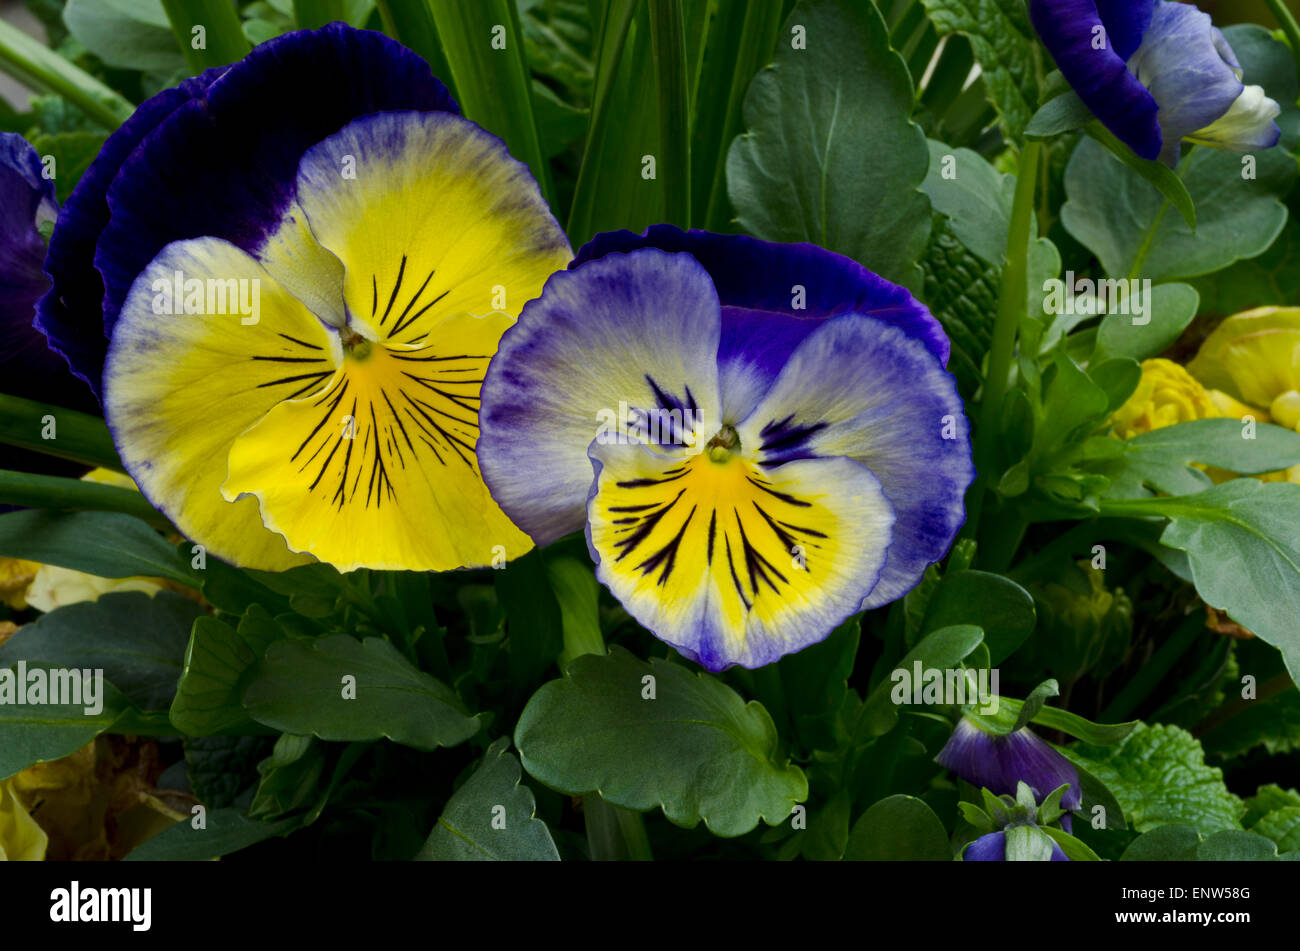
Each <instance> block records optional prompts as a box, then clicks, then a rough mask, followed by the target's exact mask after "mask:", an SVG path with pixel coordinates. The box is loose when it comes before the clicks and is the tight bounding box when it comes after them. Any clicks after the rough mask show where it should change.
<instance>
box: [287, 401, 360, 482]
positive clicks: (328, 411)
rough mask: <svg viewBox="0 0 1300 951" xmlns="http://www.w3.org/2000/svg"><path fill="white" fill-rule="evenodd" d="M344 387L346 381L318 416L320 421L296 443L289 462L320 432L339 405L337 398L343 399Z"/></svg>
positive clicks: (309, 460)
mask: <svg viewBox="0 0 1300 951" xmlns="http://www.w3.org/2000/svg"><path fill="white" fill-rule="evenodd" d="M345 389H347V383H346V382H345V383H344V384H343V388H342V389H340V390H339V391H338V393H336V394H335V395H334V402H332V403H330V405H329V408H327V409H326V410H325V413H324V415H322V416H321V418H320V422H319V423H317V424H316V426H315V428H314V429H312V431H311V432H310V433H308V434H307V438H306V439H304V440H303V441H302V442H301V443H300V444H299V445H298V448H297V449H295V450H294V453H293V455H292V456H290V457H289V461H290V462H293V461H294V460H295V459H297V458H298V454H299V453H300V452H302V451H303V450H304V449H306V448H307V444H308V443H309V442H311V441H312V439H314V438H315V437H316V434H317V433H318V432H320V430H321V427H322V426H324V425H325V424H326V423H327V422H329V418H330V416H331V415H332V414H333V412H334V407H336V406H338V405H339V400H341V399H343V390H345ZM316 405H317V406H319V405H320V403H317V404H316ZM322 445H324V443H322ZM316 452H320V449H317V450H316ZM314 458H316V454H315V453H312V459H314ZM307 462H311V459H308V460H307ZM304 465H306V463H304ZM298 471H299V472H301V471H302V470H301V469H299V470H298Z"/></svg>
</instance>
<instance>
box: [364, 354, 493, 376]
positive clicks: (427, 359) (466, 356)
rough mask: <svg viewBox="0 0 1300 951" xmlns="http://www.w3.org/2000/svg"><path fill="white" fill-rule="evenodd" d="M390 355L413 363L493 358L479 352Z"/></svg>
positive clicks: (395, 358)
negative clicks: (423, 355)
mask: <svg viewBox="0 0 1300 951" xmlns="http://www.w3.org/2000/svg"><path fill="white" fill-rule="evenodd" d="M389 356H390V357H392V358H393V359H394V360H408V361H411V362H413V363H440V362H443V361H448V360H488V359H491V358H490V357H486V356H483V355H482V354H477V353H461V354H457V355H456V356H454V357H441V356H438V355H436V354H432V355H430V356H427V357H417V356H415V355H414V354H407V353H391V354H389ZM458 372H461V373H468V372H469V371H468V370H461V371H458Z"/></svg>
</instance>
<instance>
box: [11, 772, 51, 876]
mask: <svg viewBox="0 0 1300 951" xmlns="http://www.w3.org/2000/svg"><path fill="white" fill-rule="evenodd" d="M49 841H50V840H49V837H48V836H46V834H45V831H44V830H43V829H42V828H41V827H40V826H39V825H37V824H36V820H35V819H33V818H32V817H31V814H30V813H28V811H27V807H26V806H25V805H24V804H23V802H22V800H21V799H19V798H18V793H17V791H16V790H15V789H14V785H13V780H12V779H4V780H0V862H4V861H9V862H39V861H41V860H42V859H44V858H45V847H46V846H47V845H48V844H49Z"/></svg>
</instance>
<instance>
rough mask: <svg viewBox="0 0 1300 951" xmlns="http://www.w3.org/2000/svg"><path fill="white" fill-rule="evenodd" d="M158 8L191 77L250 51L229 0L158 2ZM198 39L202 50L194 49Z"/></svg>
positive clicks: (231, 61) (236, 14)
mask: <svg viewBox="0 0 1300 951" xmlns="http://www.w3.org/2000/svg"><path fill="white" fill-rule="evenodd" d="M162 5H163V9H164V10H166V11H167V19H168V20H169V21H170V22H171V25H172V32H173V33H175V34H176V42H177V44H178V45H179V46H180V48H181V54H182V55H183V56H184V57H185V62H186V63H188V64H189V67H190V72H191V73H192V74H194V75H195V76H197V75H198V74H199V73H201V72H203V71H204V70H205V69H208V68H210V67H212V66H229V65H230V64H231V63H233V62H235V61H236V60H241V59H243V58H244V57H245V56H247V55H248V52H249V50H250V49H252V47H251V46H249V43H248V37H246V36H244V28H243V26H242V25H240V22H239V14H238V13H236V12H235V5H234V4H233V3H232V2H231V0H162ZM200 27H201V28H202V30H201V31H199V28H200ZM199 36H202V38H203V47H202V48H201V49H196V48H195V45H194V44H195V43H196V42H197V40H198V37H199Z"/></svg>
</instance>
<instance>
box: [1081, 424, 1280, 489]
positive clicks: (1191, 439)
mask: <svg viewBox="0 0 1300 951" xmlns="http://www.w3.org/2000/svg"><path fill="white" fill-rule="evenodd" d="M1247 432H1248V431H1247V430H1246V429H1245V427H1244V426H1243V425H1242V423H1240V422H1238V421H1237V420H1235V419H1196V420H1189V421H1188V422H1185V423H1177V424H1176V425H1173V426H1165V427H1162V428H1161V429H1153V430H1151V431H1150V432H1146V433H1142V434H1141V435H1138V436H1134V437H1133V438H1132V439H1126V440H1124V441H1123V442H1122V443H1121V444H1120V445H1121V447H1122V452H1121V454H1120V455H1119V456H1118V457H1117V458H1115V459H1106V460H1102V461H1100V462H1098V463H1096V464H1095V465H1094V466H1093V468H1095V469H1096V470H1097V471H1099V472H1102V473H1104V474H1106V475H1107V476H1109V477H1110V479H1111V487H1110V489H1109V490H1108V492H1107V495H1108V496H1112V497H1120V498H1136V497H1138V496H1145V495H1149V494H1150V493H1149V491H1148V488H1149V489H1154V490H1155V491H1158V492H1162V493H1165V494H1167V495H1191V494H1195V493H1198V492H1202V491H1204V490H1206V489H1208V488H1210V487H1211V486H1212V484H1213V483H1211V482H1210V480H1209V478H1208V477H1207V476H1206V475H1205V474H1204V473H1202V472H1200V471H1199V470H1196V469H1193V468H1192V463H1194V462H1199V463H1202V464H1205V465H1211V466H1217V467H1219V468H1221V469H1229V470H1231V471H1234V472H1241V473H1245V474H1249V475H1255V474H1259V473H1264V472H1276V471H1278V470H1280V469H1286V468H1287V467H1289V466H1293V465H1295V464H1297V463H1300V434H1297V433H1295V432H1293V431H1291V430H1289V429H1283V428H1282V427H1281V426H1274V425H1272V424H1271V423H1259V424H1257V425H1256V426H1255V427H1254V430H1253V432H1254V438H1245V434H1246V433H1247Z"/></svg>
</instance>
